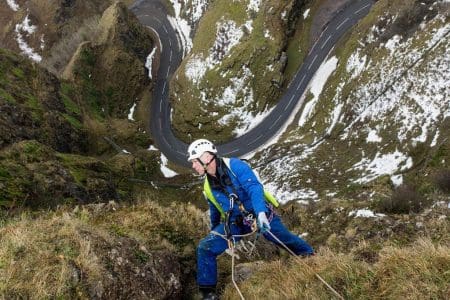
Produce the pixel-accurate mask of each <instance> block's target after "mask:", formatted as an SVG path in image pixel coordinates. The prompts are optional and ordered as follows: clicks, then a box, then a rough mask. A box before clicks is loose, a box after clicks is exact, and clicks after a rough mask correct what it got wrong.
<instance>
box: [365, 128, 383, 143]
mask: <svg viewBox="0 0 450 300" xmlns="http://www.w3.org/2000/svg"><path fill="white" fill-rule="evenodd" d="M381 141H382V139H381V137H380V136H379V135H378V132H377V131H376V130H375V129H372V130H371V131H370V132H369V134H368V135H367V138H366V142H368V143H379V142H381Z"/></svg>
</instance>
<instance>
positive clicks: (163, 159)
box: [161, 153, 178, 178]
mask: <svg viewBox="0 0 450 300" xmlns="http://www.w3.org/2000/svg"><path fill="white" fill-rule="evenodd" d="M168 162H169V161H168V159H167V157H165V156H164V154H162V153H161V172H162V173H163V175H164V177H166V178H170V177H174V176H176V175H178V174H177V173H176V172H175V171H173V170H171V169H169V168H168V167H167V164H168Z"/></svg>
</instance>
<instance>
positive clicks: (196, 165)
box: [191, 152, 215, 175]
mask: <svg viewBox="0 0 450 300" xmlns="http://www.w3.org/2000/svg"><path fill="white" fill-rule="evenodd" d="M213 157H214V156H213V155H212V154H211V153H208V152H205V153H203V154H202V155H201V156H200V160H201V161H202V162H203V163H205V164H207V163H209V162H210V161H211V159H213ZM191 164H192V169H194V170H195V171H196V172H197V173H198V174H199V175H203V174H205V172H208V173H209V174H211V175H214V174H215V163H214V162H212V163H210V164H209V165H208V166H207V167H206V170H205V168H204V167H203V165H202V164H201V162H200V161H199V160H198V159H193V160H191Z"/></svg>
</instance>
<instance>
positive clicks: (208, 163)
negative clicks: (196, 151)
mask: <svg viewBox="0 0 450 300" xmlns="http://www.w3.org/2000/svg"><path fill="white" fill-rule="evenodd" d="M215 158H216V156H215V155H213V157H212V158H211V159H210V160H209V162H207V163H204V162H203V161H202V160H201V159H200V157H199V158H197V160H198V162H199V163H200V164H201V165H202V167H203V170H204V171H205V173H206V170H207V169H208V166H209V165H210V164H211V163H212V162H213V160H214V159H215ZM205 173H203V174H205Z"/></svg>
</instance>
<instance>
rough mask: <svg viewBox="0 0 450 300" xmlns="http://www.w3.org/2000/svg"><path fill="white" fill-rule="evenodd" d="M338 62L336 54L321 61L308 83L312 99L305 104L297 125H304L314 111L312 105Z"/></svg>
mask: <svg viewBox="0 0 450 300" xmlns="http://www.w3.org/2000/svg"><path fill="white" fill-rule="evenodd" d="M337 63H338V59H337V57H336V56H333V57H331V58H330V59H328V60H327V61H326V62H324V63H322V65H321V66H320V67H319V69H318V70H317V72H316V74H315V75H314V78H313V79H312V81H311V83H310V88H309V90H310V91H311V93H312V94H313V96H314V97H313V99H311V100H310V101H309V102H308V103H306V104H305V106H304V108H303V111H302V115H301V116H300V120H299V122H298V125H299V126H303V125H305V123H306V122H307V121H308V119H309V118H310V116H311V115H312V114H313V112H314V107H315V105H316V104H317V102H318V101H319V96H320V94H321V93H322V89H323V87H324V86H325V83H326V82H327V80H328V77H330V75H331V74H332V73H333V72H334V70H335V69H336V66H337Z"/></svg>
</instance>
